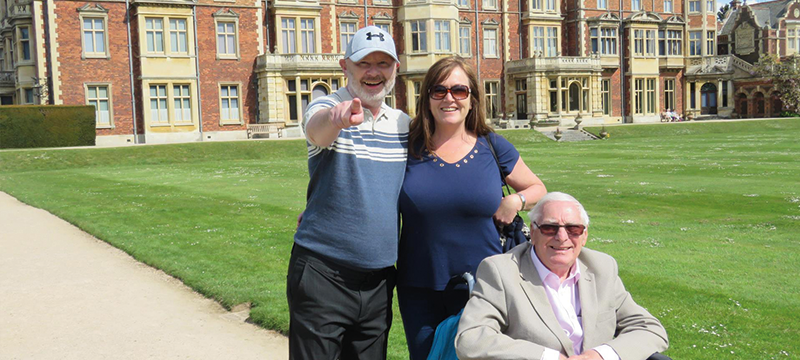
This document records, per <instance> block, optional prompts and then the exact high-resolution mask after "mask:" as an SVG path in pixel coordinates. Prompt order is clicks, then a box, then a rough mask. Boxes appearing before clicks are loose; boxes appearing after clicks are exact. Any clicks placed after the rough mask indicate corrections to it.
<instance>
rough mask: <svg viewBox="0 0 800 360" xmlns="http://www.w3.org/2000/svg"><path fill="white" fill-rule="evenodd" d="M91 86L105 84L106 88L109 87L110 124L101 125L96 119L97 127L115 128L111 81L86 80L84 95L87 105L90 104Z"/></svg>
mask: <svg viewBox="0 0 800 360" xmlns="http://www.w3.org/2000/svg"><path fill="white" fill-rule="evenodd" d="M91 86H95V87H101V86H105V87H106V88H108V90H107V91H108V125H103V126H100V125H99V124H97V121H96V120H95V126H96V128H97V129H113V128H115V125H114V93H113V92H112V91H111V90H112V88H111V87H112V84H111V83H109V82H86V83H83V96H84V100H85V101H86V105H89V87H91ZM95 111H96V110H95Z"/></svg>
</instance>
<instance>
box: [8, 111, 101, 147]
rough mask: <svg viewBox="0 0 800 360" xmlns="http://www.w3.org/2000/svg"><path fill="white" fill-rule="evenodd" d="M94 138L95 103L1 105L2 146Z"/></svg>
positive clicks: (87, 142)
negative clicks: (89, 104)
mask: <svg viewBox="0 0 800 360" xmlns="http://www.w3.org/2000/svg"><path fill="white" fill-rule="evenodd" d="M94 140H95V113H94V107H93V106H53V105H24V106H3V107H0V149H11V148H38V147H63V146H89V145H94Z"/></svg>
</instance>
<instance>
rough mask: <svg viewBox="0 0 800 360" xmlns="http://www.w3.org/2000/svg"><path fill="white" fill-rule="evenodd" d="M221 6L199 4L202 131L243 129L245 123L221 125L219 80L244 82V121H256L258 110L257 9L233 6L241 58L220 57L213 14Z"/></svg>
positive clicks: (242, 98) (198, 35) (246, 122)
mask: <svg viewBox="0 0 800 360" xmlns="http://www.w3.org/2000/svg"><path fill="white" fill-rule="evenodd" d="M219 10H220V8H219V7H205V6H198V7H197V46H198V54H199V60H200V74H199V75H200V100H201V101H202V103H201V106H202V120H203V131H220V130H243V129H245V126H244V125H224V126H221V125H220V108H219V83H220V82H224V83H237V82H238V83H241V87H240V91H241V95H240V98H241V101H242V104H241V105H240V106H242V109H243V112H242V113H243V117H244V118H243V122H244V123H245V124H248V123H256V122H257V121H258V119H257V113H256V111H257V109H258V81H257V79H256V73H255V70H256V58H257V56H258V38H257V36H258V35H257V31H258V26H260V24H259V23H258V21H257V18H256V10H257V9H255V8H234V9H232V10H233V11H235V12H236V13H237V14H239V57H240V59H239V60H229V59H217V42H216V41H217V40H216V30H215V25H214V16H213V14H214V13H215V12H217V11H219Z"/></svg>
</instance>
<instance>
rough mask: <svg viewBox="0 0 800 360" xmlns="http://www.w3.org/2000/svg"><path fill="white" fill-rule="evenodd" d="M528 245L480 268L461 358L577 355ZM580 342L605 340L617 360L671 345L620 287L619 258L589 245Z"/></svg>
mask: <svg viewBox="0 0 800 360" xmlns="http://www.w3.org/2000/svg"><path fill="white" fill-rule="evenodd" d="M531 249H532V246H531V245H530V243H527V244H523V245H520V246H517V247H516V248H514V249H512V250H511V251H509V252H508V253H506V254H501V255H495V256H492V257H489V258H487V259H485V260H483V262H481V264H480V266H479V267H478V272H477V277H476V283H475V289H474V291H473V293H472V297H471V298H470V300H469V302H468V303H467V307H466V308H465V309H464V314H463V316H462V317H461V322H460V323H459V326H458V335H457V336H456V352H457V354H458V358H459V359H461V360H466V359H537V360H538V359H540V358H541V357H542V353H543V352H544V349H545V348H550V349H554V350H557V351H559V352H561V353H562V354H564V355H565V356H571V355H575V354H574V353H573V350H572V341H570V339H569V338H568V337H567V335H566V334H565V333H564V330H563V329H561V326H560V325H559V323H558V320H557V319H556V315H555V313H554V312H553V308H552V307H551V306H550V301H549V300H548V298H547V294H546V293H545V290H544V287H543V285H542V281H541V279H540V278H539V275H538V273H537V271H536V267H535V266H534V265H533V260H531V251H532V250H531ZM578 259H579V260H580V261H579V264H580V267H581V269H580V271H581V277H580V279H579V280H578V293H579V295H580V302H581V311H582V322H583V333H584V339H583V347H584V349H591V348H594V347H596V346H598V345H602V344H608V345H609V346H611V347H612V348H613V349H614V350H615V351H616V352H617V354H619V356H620V358H621V359H622V360H637V359H641V360H644V359H646V358H647V357H649V356H650V355H652V354H653V353H654V352H661V351H664V350H665V349H666V348H667V346H668V340H667V332H666V330H665V329H664V327H663V326H661V323H660V322H659V321H658V319H656V318H655V317H653V316H652V315H650V313H649V312H647V310H645V309H644V308H643V307H641V306H639V305H637V304H636V303H635V302H634V301H633V299H632V298H631V295H630V294H629V293H628V292H627V291H626V290H625V286H624V285H622V280H621V279H620V278H619V276H618V274H617V262H616V261H615V260H614V258H612V257H611V256H609V255H607V254H604V253H601V252H597V251H593V250H590V249H587V248H584V249H583V250H581V254H580V256H579V257H578Z"/></svg>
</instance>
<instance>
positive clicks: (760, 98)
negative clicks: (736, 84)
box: [753, 92, 766, 117]
mask: <svg viewBox="0 0 800 360" xmlns="http://www.w3.org/2000/svg"><path fill="white" fill-rule="evenodd" d="M753 97H754V98H755V104H754V105H755V110H756V114H755V116H756V117H764V115H765V113H766V111H765V101H764V94H763V93H761V92H757V93H756V94H755V96H753Z"/></svg>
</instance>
